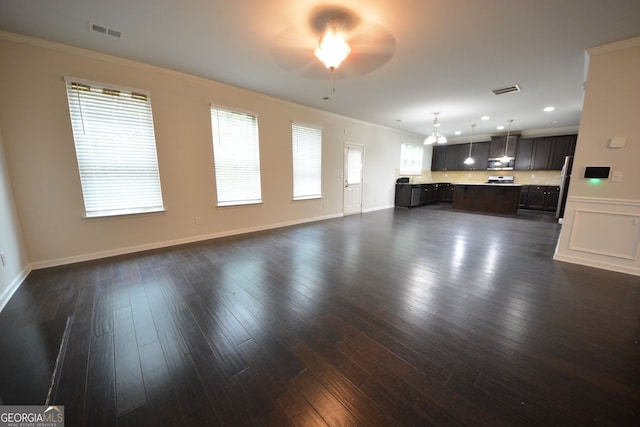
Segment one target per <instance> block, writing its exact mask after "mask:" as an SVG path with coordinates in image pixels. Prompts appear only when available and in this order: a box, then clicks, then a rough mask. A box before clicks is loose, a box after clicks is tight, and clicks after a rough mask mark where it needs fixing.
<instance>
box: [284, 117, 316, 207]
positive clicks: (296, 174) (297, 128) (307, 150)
mask: <svg viewBox="0 0 640 427" xmlns="http://www.w3.org/2000/svg"><path fill="white" fill-rule="evenodd" d="M291 134H292V141H293V143H292V148H293V199H294V200H303V199H318V198H320V197H322V129H321V128H318V127H312V126H308V125H303V124H299V123H293V124H292V125H291Z"/></svg>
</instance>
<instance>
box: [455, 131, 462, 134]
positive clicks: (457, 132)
mask: <svg viewBox="0 0 640 427" xmlns="http://www.w3.org/2000/svg"><path fill="white" fill-rule="evenodd" d="M461 133H462V132H461V131H459V130H457V131H455V132H454V134H456V135H460V134H461Z"/></svg>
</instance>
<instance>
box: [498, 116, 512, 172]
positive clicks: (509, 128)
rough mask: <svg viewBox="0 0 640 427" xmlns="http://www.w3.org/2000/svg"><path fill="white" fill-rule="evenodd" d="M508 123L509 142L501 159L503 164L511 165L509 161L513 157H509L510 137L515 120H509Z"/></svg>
mask: <svg viewBox="0 0 640 427" xmlns="http://www.w3.org/2000/svg"><path fill="white" fill-rule="evenodd" d="M507 122H508V123H509V126H508V127H507V142H506V144H505V145H504V156H502V157H501V158H500V161H501V162H502V163H509V160H511V157H509V156H507V152H508V150H509V135H510V134H511V123H513V119H510V120H507Z"/></svg>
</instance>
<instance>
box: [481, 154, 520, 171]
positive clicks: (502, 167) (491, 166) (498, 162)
mask: <svg viewBox="0 0 640 427" xmlns="http://www.w3.org/2000/svg"><path fill="white" fill-rule="evenodd" d="M515 159H516V158H515V157H490V158H489V160H488V164H487V170H490V171H509V170H513V166H514V164H515Z"/></svg>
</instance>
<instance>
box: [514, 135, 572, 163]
mask: <svg viewBox="0 0 640 427" xmlns="http://www.w3.org/2000/svg"><path fill="white" fill-rule="evenodd" d="M576 137H577V135H564V136H545V137H540V138H520V140H518V150H517V152H516V160H515V166H514V169H515V170H561V169H562V166H563V165H564V158H565V157H566V156H572V155H573V153H574V152H575V148H576Z"/></svg>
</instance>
